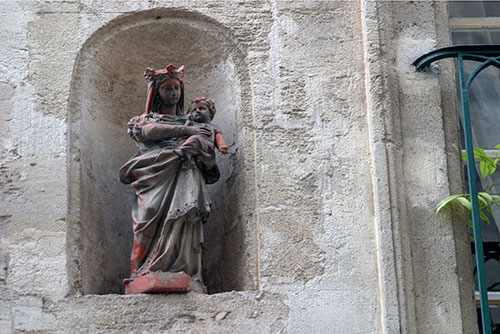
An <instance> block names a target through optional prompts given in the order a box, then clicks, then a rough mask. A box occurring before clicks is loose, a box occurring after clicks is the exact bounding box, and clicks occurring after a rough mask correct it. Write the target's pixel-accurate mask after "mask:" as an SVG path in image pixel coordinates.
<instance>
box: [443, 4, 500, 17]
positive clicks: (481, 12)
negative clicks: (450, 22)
mask: <svg viewBox="0 0 500 334" xmlns="http://www.w3.org/2000/svg"><path fill="white" fill-rule="evenodd" d="M449 6H450V17H492V16H500V2H498V1H449Z"/></svg>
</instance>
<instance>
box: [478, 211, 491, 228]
mask: <svg viewBox="0 0 500 334" xmlns="http://www.w3.org/2000/svg"><path fill="white" fill-rule="evenodd" d="M479 217H481V219H482V220H484V221H485V222H487V223H488V225H490V219H489V218H488V216H487V215H486V214H485V213H484V212H483V211H479Z"/></svg>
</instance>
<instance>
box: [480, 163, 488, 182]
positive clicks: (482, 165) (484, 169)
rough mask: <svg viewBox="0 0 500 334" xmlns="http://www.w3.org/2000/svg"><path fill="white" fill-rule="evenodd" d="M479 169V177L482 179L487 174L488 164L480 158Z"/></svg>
mask: <svg viewBox="0 0 500 334" xmlns="http://www.w3.org/2000/svg"><path fill="white" fill-rule="evenodd" d="M479 170H480V171H481V178H482V179H484V178H485V177H486V176H488V175H489V172H490V168H489V166H488V164H487V163H486V161H484V160H481V162H480V163H479Z"/></svg>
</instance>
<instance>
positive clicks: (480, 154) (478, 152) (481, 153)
mask: <svg viewBox="0 0 500 334" xmlns="http://www.w3.org/2000/svg"><path fill="white" fill-rule="evenodd" d="M474 157H478V158H487V157H488V155H487V154H486V153H485V152H484V150H483V149H482V148H480V147H476V148H475V149H474Z"/></svg>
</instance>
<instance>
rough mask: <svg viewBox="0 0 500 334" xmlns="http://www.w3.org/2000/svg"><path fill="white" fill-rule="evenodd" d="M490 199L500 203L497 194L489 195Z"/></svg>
mask: <svg viewBox="0 0 500 334" xmlns="http://www.w3.org/2000/svg"><path fill="white" fill-rule="evenodd" d="M490 196H491V198H493V200H494V201H500V195H497V194H491V195H490Z"/></svg>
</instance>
